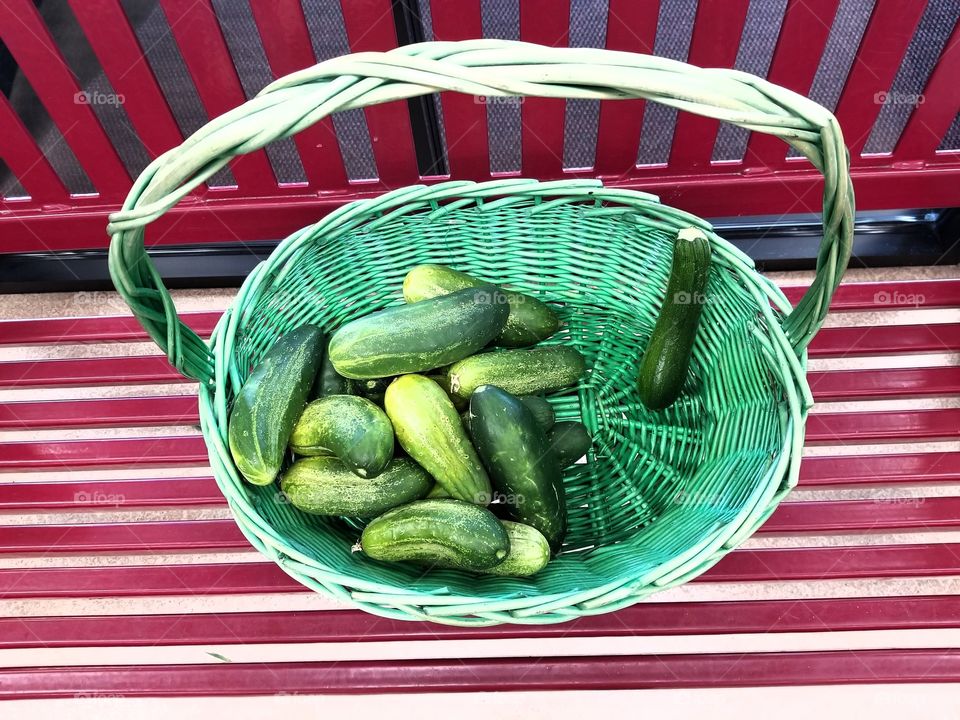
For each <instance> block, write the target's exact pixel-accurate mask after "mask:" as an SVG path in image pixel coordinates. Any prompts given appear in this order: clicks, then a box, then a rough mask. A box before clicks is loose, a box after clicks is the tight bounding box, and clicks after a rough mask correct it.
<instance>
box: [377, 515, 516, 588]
mask: <svg viewBox="0 0 960 720" xmlns="http://www.w3.org/2000/svg"><path fill="white" fill-rule="evenodd" d="M360 546H361V548H362V549H363V552H364V553H366V554H367V556H368V557H371V558H373V559H374V560H387V561H391V562H413V563H418V564H421V565H427V566H430V567H443V568H455V569H458V570H474V571H481V570H486V569H488V568H491V567H493V566H494V565H497V564H499V563H500V562H502V561H503V560H504V558H506V557H507V555H508V554H509V552H510V538H509V536H508V535H507V531H506V529H504V527H503V525H501V524H500V521H499V520H497V518H496V517H494V515H493V513H491V512H490V511H489V510H487V509H486V508H482V507H480V506H479V505H473V504H471V503H465V502H460V501H459V500H449V499H438V500H418V501H416V502H412V503H409V504H407V505H403V506H401V507H397V508H394V509H393V510H388V511H387V512H385V513H384V514H383V515H381V516H380V517H378V518H376V519H374V520H372V521H371V522H370V524H369V525H367V527H366V528H365V529H364V531H363V535H362V536H361V538H360Z"/></svg>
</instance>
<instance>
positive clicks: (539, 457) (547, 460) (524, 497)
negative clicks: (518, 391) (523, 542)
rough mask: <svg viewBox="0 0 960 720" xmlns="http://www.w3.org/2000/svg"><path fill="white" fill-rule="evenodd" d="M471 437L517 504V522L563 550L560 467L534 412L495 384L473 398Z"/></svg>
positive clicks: (500, 488)
mask: <svg viewBox="0 0 960 720" xmlns="http://www.w3.org/2000/svg"><path fill="white" fill-rule="evenodd" d="M470 435H471V437H472V438H473V444H474V445H475V446H476V448H477V452H478V453H479V454H480V458H481V459H482V460H483V463H484V465H485V466H486V468H487V472H488V473H489V474H490V479H491V481H492V482H493V485H494V487H495V488H496V489H497V490H498V491H499V492H501V493H503V494H504V495H506V496H507V497H508V498H512V499H513V500H512V502H511V504H510V506H509V507H508V511H509V513H510V515H511V516H512V517H513V519H514V520H518V521H519V522H522V523H524V524H526V525H531V526H532V527H535V528H536V529H537V530H539V531H540V532H542V533H543V535H544V537H546V538H547V542H549V543H550V548H551V549H552V550H553V551H554V552H557V551H558V550H559V549H560V545H561V543H562V542H563V536H564V534H565V533H566V530H567V507H566V501H565V496H564V489H563V482H562V475H561V472H560V466H559V465H558V464H557V460H556V458H555V457H554V455H553V453H551V452H550V447H549V445H548V444H547V438H546V435H545V434H544V432H543V430H542V429H541V428H540V426H539V425H538V424H537V421H536V419H535V418H534V416H533V413H532V412H530V410H529V409H528V408H527V406H526V405H524V404H523V403H522V402H520V400H518V399H517V398H516V397H514V396H513V395H511V394H510V393H508V392H505V391H504V390H502V389H501V388H498V387H495V386H493V385H482V386H481V387H479V388H477V390H476V392H474V393H473V395H471V396H470Z"/></svg>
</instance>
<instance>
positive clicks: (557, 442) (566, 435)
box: [547, 422, 593, 468]
mask: <svg viewBox="0 0 960 720" xmlns="http://www.w3.org/2000/svg"><path fill="white" fill-rule="evenodd" d="M547 440H548V442H549V443H550V450H551V452H553V454H554V457H556V458H557V462H558V463H559V464H560V467H561V468H565V467H567V466H568V465H572V464H573V463H575V462H576V461H577V460H579V459H580V458H582V457H583V456H584V455H586V453H587V450H589V449H590V447H591V446H592V445H593V438H592V437H590V433H589V432H588V431H587V428H586V426H585V425H584V424H583V423H578V422H558V423H557V424H556V425H554V426H553V430H551V431H550V432H549V433H548V434H547Z"/></svg>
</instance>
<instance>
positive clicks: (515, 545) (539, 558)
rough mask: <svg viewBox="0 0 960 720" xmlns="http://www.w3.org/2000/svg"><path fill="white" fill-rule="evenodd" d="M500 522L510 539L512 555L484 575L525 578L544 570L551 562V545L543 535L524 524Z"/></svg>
mask: <svg viewBox="0 0 960 720" xmlns="http://www.w3.org/2000/svg"><path fill="white" fill-rule="evenodd" d="M500 522H501V523H502V524H503V528H504V530H506V531H507V537H509V538H510V553H509V554H508V555H507V557H505V558H504V559H503V562H502V563H500V564H499V565H494V566H493V567H492V568H488V569H486V570H484V571H483V572H484V574H486V575H507V576H512V577H525V576H527V575H533V574H534V573H536V572H540V571H541V570H543V568H544V567H546V565H547V563H548V562H550V543H548V542H547V539H546V538H545V537H544V536H543V533H542V532H540V531H539V530H537V529H536V528H534V527H530V526H529V525H524V524H523V523H517V522H511V521H510V520H501V521H500Z"/></svg>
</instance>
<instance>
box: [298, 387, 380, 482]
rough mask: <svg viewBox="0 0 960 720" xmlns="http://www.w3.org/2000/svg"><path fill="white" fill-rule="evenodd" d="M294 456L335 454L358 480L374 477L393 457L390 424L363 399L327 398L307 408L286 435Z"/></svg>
mask: <svg viewBox="0 0 960 720" xmlns="http://www.w3.org/2000/svg"><path fill="white" fill-rule="evenodd" d="M290 449H291V450H293V451H294V452H295V453H297V455H335V456H336V457H338V458H339V459H340V460H341V461H342V462H343V464H344V465H346V466H347V467H348V468H350V469H351V470H352V471H353V472H355V473H356V474H357V475H359V476H360V477H371V478H372V477H376V476H377V475H379V474H380V473H381V472H382V471H383V469H384V468H385V467H386V466H387V463H388V462H390V459H391V458H392V457H393V425H391V424H390V420H389V419H388V418H387V416H386V415H385V414H384V412H383V410H381V409H380V408H378V407H377V406H376V405H374V404H373V403H372V402H370V401H369V400H367V399H366V398H362V397H356V396H354V395H328V396H327V397H323V398H320V399H319V400H314V401H313V402H312V403H310V404H309V405H307V408H306V410H304V411H303V414H302V415H301V416H300V419H299V420H298V421H297V424H296V425H295V426H294V428H293V433H292V434H291V435H290Z"/></svg>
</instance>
